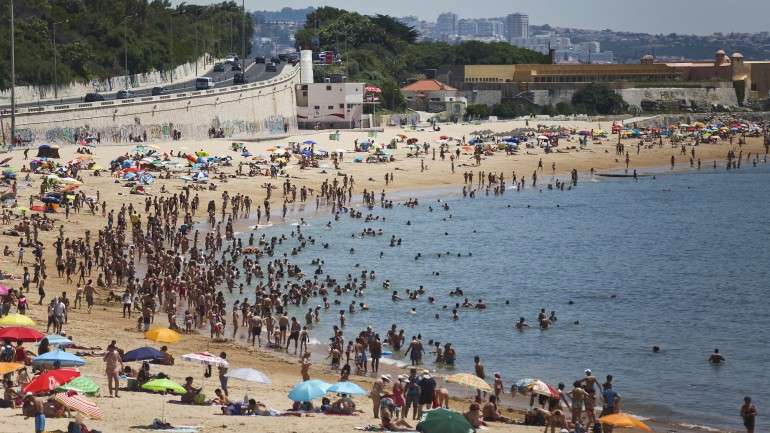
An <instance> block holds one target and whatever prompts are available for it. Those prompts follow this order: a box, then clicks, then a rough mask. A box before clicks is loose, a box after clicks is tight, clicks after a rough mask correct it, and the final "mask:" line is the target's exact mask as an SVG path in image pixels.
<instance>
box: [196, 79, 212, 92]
mask: <svg viewBox="0 0 770 433" xmlns="http://www.w3.org/2000/svg"><path fill="white" fill-rule="evenodd" d="M213 88H214V80H213V79H211V78H209V77H198V78H196V79H195V90H208V89H213Z"/></svg>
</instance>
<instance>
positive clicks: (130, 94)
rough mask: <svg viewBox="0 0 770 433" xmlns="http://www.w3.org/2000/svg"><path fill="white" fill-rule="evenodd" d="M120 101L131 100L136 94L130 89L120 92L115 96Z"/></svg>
mask: <svg viewBox="0 0 770 433" xmlns="http://www.w3.org/2000/svg"><path fill="white" fill-rule="evenodd" d="M115 97H116V98H118V99H129V98H133V97H134V92H133V91H131V90H128V89H123V90H118V94H117V95H115Z"/></svg>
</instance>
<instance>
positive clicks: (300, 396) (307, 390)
mask: <svg viewBox="0 0 770 433" xmlns="http://www.w3.org/2000/svg"><path fill="white" fill-rule="evenodd" d="M330 386H331V385H330V384H328V383H326V382H324V381H322V380H318V379H312V380H306V381H304V382H300V383H298V384H296V385H294V388H292V389H291V391H289V399H291V401H312V400H314V399H316V398H320V397H323V396H324V395H325V394H326V392H327V391H328V390H329V387H330Z"/></svg>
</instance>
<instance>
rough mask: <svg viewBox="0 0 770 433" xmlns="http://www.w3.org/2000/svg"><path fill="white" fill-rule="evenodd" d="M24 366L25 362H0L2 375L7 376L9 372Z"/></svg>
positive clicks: (0, 373)
mask: <svg viewBox="0 0 770 433" xmlns="http://www.w3.org/2000/svg"><path fill="white" fill-rule="evenodd" d="M22 368H24V364H19V363H16V362H0V376H5V375H6V374H8V373H13V372H14V371H16V370H21V369H22Z"/></svg>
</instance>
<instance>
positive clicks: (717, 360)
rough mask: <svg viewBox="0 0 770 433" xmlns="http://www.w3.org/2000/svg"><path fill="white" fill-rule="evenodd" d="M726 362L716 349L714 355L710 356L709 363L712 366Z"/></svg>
mask: <svg viewBox="0 0 770 433" xmlns="http://www.w3.org/2000/svg"><path fill="white" fill-rule="evenodd" d="M725 361H726V360H725V357H724V356H722V355H721V354H720V353H719V349H714V353H712V354H711V356H709V363H710V364H712V365H720V364H722V363H723V362H725Z"/></svg>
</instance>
